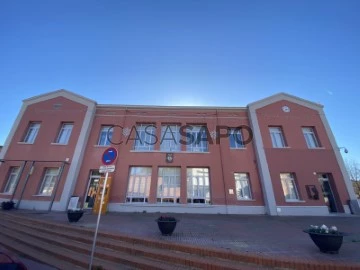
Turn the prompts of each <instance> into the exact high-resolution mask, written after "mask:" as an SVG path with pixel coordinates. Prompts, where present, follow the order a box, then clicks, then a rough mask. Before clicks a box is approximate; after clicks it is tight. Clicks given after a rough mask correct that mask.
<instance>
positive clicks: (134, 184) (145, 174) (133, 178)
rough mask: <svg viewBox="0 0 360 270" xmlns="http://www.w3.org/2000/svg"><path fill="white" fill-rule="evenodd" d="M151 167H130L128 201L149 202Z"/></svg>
mask: <svg viewBox="0 0 360 270" xmlns="http://www.w3.org/2000/svg"><path fill="white" fill-rule="evenodd" d="M151 171H152V168H151V167H130V172H129V180H128V188H127V193H126V202H127V203H148V200H149V195H150V185H151Z"/></svg>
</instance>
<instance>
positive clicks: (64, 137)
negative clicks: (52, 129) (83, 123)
mask: <svg viewBox="0 0 360 270" xmlns="http://www.w3.org/2000/svg"><path fill="white" fill-rule="evenodd" d="M73 126H74V124H73V123H63V124H62V125H61V129H60V132H59V134H58V136H57V138H56V141H55V143H58V144H68V142H69V139H70V136H71V132H72V129H73Z"/></svg>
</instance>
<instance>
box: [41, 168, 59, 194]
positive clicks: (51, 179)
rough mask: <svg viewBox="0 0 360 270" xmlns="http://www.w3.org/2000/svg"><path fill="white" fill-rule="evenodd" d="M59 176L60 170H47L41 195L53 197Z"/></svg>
mask: <svg viewBox="0 0 360 270" xmlns="http://www.w3.org/2000/svg"><path fill="white" fill-rule="evenodd" d="M58 174H59V168H47V169H46V171H45V174H44V178H43V181H42V183H41V187H40V190H39V195H44V196H51V194H52V192H53V190H54V188H55V184H56V179H57V177H58Z"/></svg>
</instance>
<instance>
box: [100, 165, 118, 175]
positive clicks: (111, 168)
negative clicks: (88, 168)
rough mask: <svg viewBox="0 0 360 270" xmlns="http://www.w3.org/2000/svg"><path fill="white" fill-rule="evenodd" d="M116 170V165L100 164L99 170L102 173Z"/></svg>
mask: <svg viewBox="0 0 360 270" xmlns="http://www.w3.org/2000/svg"><path fill="white" fill-rule="evenodd" d="M114 171H115V165H108V166H107V165H102V166H100V169H99V172H100V173H106V172H114Z"/></svg>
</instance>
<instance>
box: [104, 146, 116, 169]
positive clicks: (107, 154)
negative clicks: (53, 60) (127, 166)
mask: <svg viewBox="0 0 360 270" xmlns="http://www.w3.org/2000/svg"><path fill="white" fill-rule="evenodd" d="M117 156H118V152H117V150H116V149H115V148H114V147H110V148H108V149H106V150H105V151H104V153H103V155H102V158H101V162H102V164H104V165H111V164H113V163H114V162H115V160H116V158H117Z"/></svg>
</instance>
